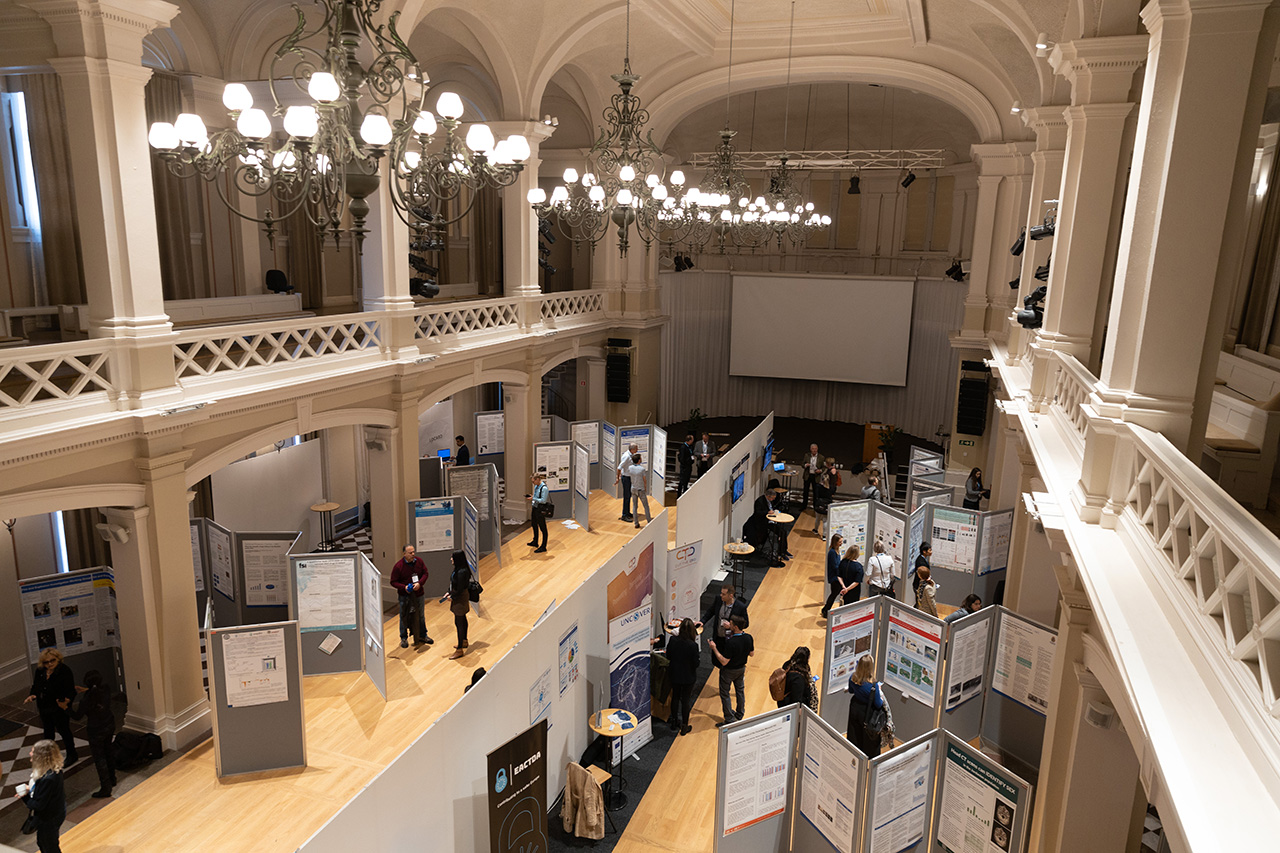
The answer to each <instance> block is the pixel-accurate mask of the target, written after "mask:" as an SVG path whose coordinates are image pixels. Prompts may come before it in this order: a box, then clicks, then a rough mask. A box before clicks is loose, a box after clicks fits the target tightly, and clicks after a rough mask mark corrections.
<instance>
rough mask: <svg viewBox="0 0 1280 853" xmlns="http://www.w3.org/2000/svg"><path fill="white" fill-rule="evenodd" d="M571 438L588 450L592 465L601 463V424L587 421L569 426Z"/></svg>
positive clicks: (588, 457)
mask: <svg viewBox="0 0 1280 853" xmlns="http://www.w3.org/2000/svg"><path fill="white" fill-rule="evenodd" d="M569 438H571V439H573V440H574V441H576V442H578V444H581V445H582V446H583V447H585V448H586V449H587V461H588V462H590V463H591V464H592V465H594V464H595V463H597V462H599V461H600V422H599V421H586V422H584V423H579V424H571V425H570V426H569Z"/></svg>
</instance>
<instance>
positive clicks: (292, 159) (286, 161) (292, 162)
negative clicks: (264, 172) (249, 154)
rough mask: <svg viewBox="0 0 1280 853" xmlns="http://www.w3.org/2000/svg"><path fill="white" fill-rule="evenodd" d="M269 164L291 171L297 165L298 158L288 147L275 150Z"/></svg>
mask: <svg viewBox="0 0 1280 853" xmlns="http://www.w3.org/2000/svg"><path fill="white" fill-rule="evenodd" d="M271 165H272V167H273V168H276V169H283V170H284V171H286V172H292V171H293V170H294V169H295V168H297V165H298V158H297V156H295V155H294V153H293V152H292V151H290V150H289V149H287V148H286V149H285V150H284V151H277V152H276V154H275V156H274V157H272V158H271Z"/></svg>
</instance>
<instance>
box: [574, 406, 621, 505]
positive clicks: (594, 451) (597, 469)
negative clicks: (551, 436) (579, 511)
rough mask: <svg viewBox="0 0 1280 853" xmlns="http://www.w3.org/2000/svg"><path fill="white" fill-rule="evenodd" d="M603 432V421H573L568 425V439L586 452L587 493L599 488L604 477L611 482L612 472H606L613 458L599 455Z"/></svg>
mask: <svg viewBox="0 0 1280 853" xmlns="http://www.w3.org/2000/svg"><path fill="white" fill-rule="evenodd" d="M602 431H603V421H574V422H573V423H571V424H569V438H571V439H572V440H574V441H576V442H578V444H581V445H582V446H583V448H585V449H586V451H587V464H588V466H589V467H588V469H587V470H588V479H587V487H588V491H590V490H591V489H598V488H600V487H601V482H602V480H603V478H604V475H605V474H606V473H607V474H608V475H609V482H610V483H612V482H613V472H612V471H608V470H607V469H608V465H609V463H608V460H609V459H612V458H613V456H612V455H610V456H607V457H603V459H604V461H602V457H601V455H600V450H601V444H602V443H603V442H602V440H601V432H602Z"/></svg>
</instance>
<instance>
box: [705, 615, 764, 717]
mask: <svg viewBox="0 0 1280 853" xmlns="http://www.w3.org/2000/svg"><path fill="white" fill-rule="evenodd" d="M746 628H747V625H746V620H744V619H743V618H742V617H741V616H738V615H737V614H734V615H733V616H730V617H729V633H728V635H727V636H726V637H725V638H724V639H722V640H721V641H720V642H719V643H717V642H716V641H715V640H709V641H708V642H707V645H708V646H710V647H711V654H712V656H713V657H715V659H716V662H717V663H719V664H720V708H721V710H723V711H724V721H723V722H720V723H716V727H717V728H719V727H721V726H727V725H728V724H729V723H732V722H735V721H737V720H741V719H742V717H743V716H744V714H745V710H746V705H747V690H746V674H747V658H750V657H754V656H755V653H756V644H755V640H753V639H752V638H751V635H750V634H748V633H746ZM731 685H732V687H733V691H734V696H735V698H736V699H737V703H736V704H737V707H736V708H735V707H734V706H733V705H732V704H730V702H729V687H730V686H731Z"/></svg>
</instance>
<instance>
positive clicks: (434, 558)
mask: <svg viewBox="0 0 1280 853" xmlns="http://www.w3.org/2000/svg"><path fill="white" fill-rule="evenodd" d="M462 500H463V498H462V496H460V495H445V496H444V497H440V498H418V499H417V500H412V501H409V503H408V518H409V538H410V541H412V542H413V546H414V548H415V549H416V551H417V556H418V557H419V558H420V559H421V560H422V562H423V563H424V564H426V567H427V577H426V579H425V580H423V582H422V589H423V592H424V594H425V596H426V597H427V599H431V598H433V597H439V596H441V595H444V594H445V592H446V591H447V590H448V589H449V575H450V574H451V573H452V572H453V552H454V551H457V550H460V549H462V524H463V519H462ZM397 559H399V558H397Z"/></svg>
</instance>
